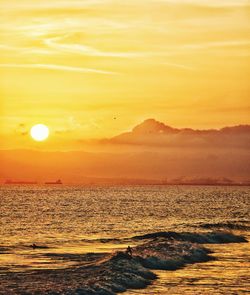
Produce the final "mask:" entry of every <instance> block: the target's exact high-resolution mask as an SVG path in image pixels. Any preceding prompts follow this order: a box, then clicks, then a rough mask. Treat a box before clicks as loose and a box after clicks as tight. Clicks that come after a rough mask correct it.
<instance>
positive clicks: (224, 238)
mask: <svg viewBox="0 0 250 295" xmlns="http://www.w3.org/2000/svg"><path fill="white" fill-rule="evenodd" d="M160 237H161V238H166V239H173V240H177V241H188V242H191V243H198V244H223V243H244V242H247V239H246V238H245V237H243V236H240V235H234V234H232V233H229V232H208V233H189V232H187V233H185V232H184V233H177V232H171V231H169V232H156V233H151V234H145V235H141V236H135V237H133V239H137V240H145V239H155V238H160Z"/></svg>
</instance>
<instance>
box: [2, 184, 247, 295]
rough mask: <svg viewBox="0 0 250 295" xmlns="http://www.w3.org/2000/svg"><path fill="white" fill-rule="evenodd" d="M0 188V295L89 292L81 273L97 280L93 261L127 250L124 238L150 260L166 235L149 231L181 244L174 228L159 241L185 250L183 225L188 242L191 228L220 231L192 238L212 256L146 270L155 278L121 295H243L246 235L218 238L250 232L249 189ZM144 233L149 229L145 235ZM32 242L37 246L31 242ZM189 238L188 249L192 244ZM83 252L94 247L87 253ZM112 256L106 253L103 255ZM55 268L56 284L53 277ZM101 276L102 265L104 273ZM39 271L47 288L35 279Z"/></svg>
mask: <svg viewBox="0 0 250 295" xmlns="http://www.w3.org/2000/svg"><path fill="white" fill-rule="evenodd" d="M0 194H1V195H0V208H1V210H0V223H1V227H0V235H1V244H0V274H1V275H0V286H1V287H0V293H1V294H6V290H8V292H9V293H8V294H15V292H17V293H18V292H21V291H24V290H26V291H27V292H28V293H29V292H30V293H32V292H33V291H34V289H33V288H34V286H33V283H34V282H36V284H35V288H36V290H38V292H40V293H43V292H45V293H46V292H48V290H49V291H51V292H52V291H53V292H59V293H60V290H61V291H62V290H64V291H65V290H67V292H69V294H78V293H77V292H76V291H75V290H76V289H77V288H78V291H79V290H82V291H81V292H82V293H79V294H92V293H84V291H83V290H84V288H85V283H86V280H84V276H85V275H86V273H89V272H91V274H92V277H93V280H94V281H95V279H96V280H97V281H98V284H99V285H98V286H103V284H104V283H103V280H100V276H99V277H98V279H97V278H95V275H97V273H96V271H97V270H95V265H101V263H102V262H103V260H105V259H107V258H106V257H107V255H111V256H112V255H116V254H115V253H116V252H115V251H118V250H122V251H125V249H126V247H127V245H130V246H132V247H135V246H137V247H139V248H138V249H137V250H135V252H136V253H142V251H148V252H147V253H149V252H150V251H154V253H157V255H158V256H157V259H159V257H160V258H161V259H163V256H162V255H163V253H161V252H159V251H161V249H160V246H162V247H163V246H164V247H165V246H166V244H163V243H165V240H164V241H163V239H165V238H166V237H165V238H164V237H161V236H159V234H157V233H158V232H164V233H165V234H166V233H168V232H170V231H174V232H177V233H179V234H180V237H181V242H180V241H179V238H180V237H179V236H178V237H176V236H174V237H172V238H171V239H170V240H167V245H168V247H170V246H171V245H172V244H170V243H173V245H172V246H171V247H175V249H174V251H175V252H174V253H175V258H176V257H177V254H178V253H179V252H178V251H179V250H178V249H179V248H180V249H182V250H181V252H180V253H182V252H183V251H184V252H185V251H189V249H188V248H187V247H189V245H190V236H189V237H188V238H187V237H186V236H183V235H184V233H190V235H191V237H192V238H191V239H196V240H197V236H196V235H197V234H198V233H204V232H205V233H206V234H207V233H208V232H211V231H215V232H217V233H219V235H221V236H220V238H219V237H217V238H213V241H212V239H210V237H209V239H210V240H209V242H210V241H212V242H213V243H212V244H206V243H205V245H203V244H204V242H203V241H201V240H202V239H201V238H200V237H199V239H200V240H199V241H198V244H199V243H201V244H202V245H201V246H205V247H206V248H208V249H210V250H212V251H214V253H212V254H209V255H211V256H212V257H215V258H216V260H210V261H207V262H199V263H194V264H188V265H186V266H185V267H184V268H182V269H177V270H171V271H170V270H152V271H153V273H157V274H158V275H159V277H158V278H156V279H154V280H153V281H151V283H152V285H151V286H149V287H148V288H146V289H141V290H139V291H135V290H134V289H132V290H130V291H127V293H125V294H131V295H132V294H244V293H245V292H247V291H249V289H250V277H249V266H250V256H249V253H250V251H249V250H250V247H249V243H239V241H240V240H239V241H237V240H235V241H236V242H237V243H224V242H225V241H224V239H225V237H224V236H223V235H224V232H225V231H230V233H231V234H233V236H232V237H231V236H230V239H234V235H243V236H245V237H246V238H247V239H248V240H249V238H250V235H249V231H248V230H249V226H250V218H249V217H250V216H249V212H250V210H249V209H250V208H249V203H250V202H249V201H250V200H249V198H250V195H249V187H226V186H221V187H216V186H211V187H209V186H123V187H118V186H115V187H114V186H113V187H112V186H110V187H109V186H106V187H98V186H93V187H84V186H75V187H72V186H64V185H63V186H9V185H5V186H1V189H0ZM221 231H223V234H222V233H221ZM149 233H150V234H153V235H154V236H150V237H149V236H145V234H149ZM206 234H205V235H206ZM135 236H137V237H139V238H135ZM204 237H205V236H204ZM166 239H168V238H166ZM186 239H188V240H187V241H186ZM206 239H207V236H206ZM196 240H194V241H196ZM204 241H205V240H204ZM145 242H146V243H149V244H145ZM33 243H35V244H36V245H38V246H41V248H38V249H32V248H31V247H29V246H30V245H31V244H33ZM154 243H158V244H154ZM182 243H184V244H182ZM185 243H187V244H185ZM191 244H192V246H191V248H192V249H193V248H195V247H196V245H198V244H196V243H193V242H192V241H191ZM145 245H149V246H145ZM171 247H170V248H171ZM178 247H179V248H178ZM181 247H183V248H181ZM135 249H136V248H135ZM145 249H146V250H145ZM140 251H141V252H140ZM157 251H158V252H157ZM89 252H93V253H98V254H93V257H92V256H91V255H92V254H91V255H90V254H87V253H89ZM110 252H111V254H104V253H110ZM89 255H90V256H89ZM95 255H97V256H95ZM98 255H99V256H98ZM138 255H139V254H138ZM140 255H141V254H140ZM155 255H156V254H155ZM178 255H181V254H178ZM98 259H99V260H98ZM100 259H103V260H101V262H100ZM178 259H179V258H178ZM86 261H87V262H86ZM110 261H111V262H112V259H111V260H110V258H108V259H107V263H111V262H110ZM157 261H158V262H159V261H160V260H157ZM151 262H152V261H151ZM86 263H90V264H91V263H92V264H91V267H90V266H88V268H87V269H85V268H84V267H86ZM104 263H106V260H105V262H104ZM119 263H120V260H119ZM119 263H118V264H119ZM128 263H130V262H129V261H128ZM115 265H116V264H114V266H113V267H114V268H115ZM119 265H120V264H119ZM122 266H123V267H124V265H122ZM105 267H107V266H105ZM133 267H134V265H133ZM100 268H102V266H100ZM177 268H178V267H177ZM111 269H112V267H111ZM128 269H131V265H130V266H129V268H128ZM74 270H75V271H74ZM31 271H32V272H31ZM58 272H59V274H58ZM124 272H125V271H124ZM72 273H74V277H73V275H72ZM57 275H58V277H60V284H57V283H56V280H55V277H56V276H57ZM109 275H110V276H111V275H112V272H111V271H110V274H109ZM109 275H108V272H107V271H106V273H105V276H107V281H108V279H109ZM133 275H134V274H133ZM51 277H53V278H54V281H53V280H52V279H51ZM17 278H19V279H20V278H22V279H20V280H18V281H17ZM45 278H46V286H45V285H44V284H43V283H42V282H43V280H45ZM13 280H16V283H13ZM130 280H131V278H130ZM118 281H119V280H118ZM133 281H135V278H134V277H133ZM112 282H113V281H112ZM92 284H93V283H92ZM113 284H114V282H113ZM117 284H118V282H117ZM81 288H82V289H81ZM4 292H5V293H4ZM70 292H71V293H70ZM79 292H80V291H79ZM168 292H169V293H168ZM183 292H184V293H183ZM93 294H101V293H98V292H96V293H93ZM106 294H112V293H106Z"/></svg>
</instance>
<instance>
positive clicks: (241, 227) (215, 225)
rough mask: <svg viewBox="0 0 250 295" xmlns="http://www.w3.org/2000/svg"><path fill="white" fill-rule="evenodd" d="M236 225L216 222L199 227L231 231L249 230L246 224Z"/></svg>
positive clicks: (249, 226)
mask: <svg viewBox="0 0 250 295" xmlns="http://www.w3.org/2000/svg"><path fill="white" fill-rule="evenodd" d="M242 223H243V222H241V223H236V222H217V223H203V224H200V225H199V227H201V228H206V229H213V228H215V229H218V228H224V229H230V230H231V229H232V230H246V231H248V230H250V225H248V224H242Z"/></svg>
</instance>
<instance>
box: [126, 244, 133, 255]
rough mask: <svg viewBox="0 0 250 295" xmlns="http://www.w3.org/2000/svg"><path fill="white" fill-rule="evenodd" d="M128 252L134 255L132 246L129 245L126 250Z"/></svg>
mask: <svg viewBox="0 0 250 295" xmlns="http://www.w3.org/2000/svg"><path fill="white" fill-rule="evenodd" d="M126 254H128V255H129V256H130V257H132V256H133V252H132V248H131V247H130V246H128V248H127V250H126Z"/></svg>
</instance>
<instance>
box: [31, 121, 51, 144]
mask: <svg viewBox="0 0 250 295" xmlns="http://www.w3.org/2000/svg"><path fill="white" fill-rule="evenodd" d="M30 135H31V137H32V138H33V139H34V140H36V141H44V140H45V139H46V138H48V136H49V128H48V127H47V126H45V125H43V124H37V125H34V126H33V127H32V128H31V129H30Z"/></svg>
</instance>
